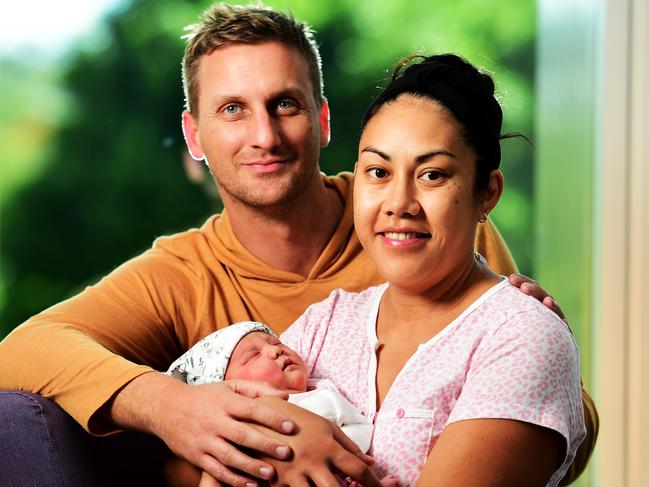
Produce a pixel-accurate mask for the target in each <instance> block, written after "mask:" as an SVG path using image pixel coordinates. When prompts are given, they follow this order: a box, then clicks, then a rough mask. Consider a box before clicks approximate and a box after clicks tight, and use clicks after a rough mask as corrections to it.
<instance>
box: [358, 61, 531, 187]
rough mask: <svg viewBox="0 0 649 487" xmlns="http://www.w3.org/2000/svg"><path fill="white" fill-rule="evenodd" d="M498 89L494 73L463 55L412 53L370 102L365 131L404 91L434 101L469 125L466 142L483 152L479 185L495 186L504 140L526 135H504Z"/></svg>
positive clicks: (463, 125) (478, 178)
mask: <svg viewBox="0 0 649 487" xmlns="http://www.w3.org/2000/svg"><path fill="white" fill-rule="evenodd" d="M413 60H419V61H418V62H416V63H412V61H413ZM404 68H405V69H404ZM494 91H495V87H494V82H493V79H492V78H491V76H490V75H489V74H487V73H485V72H482V71H480V70H478V69H477V68H476V67H475V66H473V65H472V64H471V63H469V62H468V61H466V60H465V59H463V58H462V57H460V56H457V55H455V54H439V55H435V56H428V57H425V56H421V55H414V56H410V57H407V58H405V59H403V60H402V61H400V62H399V63H398V64H397V66H396V67H395V68H394V71H393V72H392V79H391V81H390V82H389V83H388V85H387V86H386V87H385V88H383V90H382V91H381V92H380V93H379V94H378V96H377V97H376V98H375V99H374V101H373V102H372V103H371V104H370V106H369V108H368V109H367V111H366V112H365V115H364V116H363V121H362V124H361V134H362V133H363V131H364V130H365V126H366V125H367V123H368V122H369V121H370V119H371V118H372V117H373V116H374V115H376V113H377V112H378V111H379V109H380V108H381V107H382V106H383V105H385V104H386V103H389V102H391V101H394V100H396V99H397V98H398V97H399V96H400V95H402V94H404V93H408V94H412V95H415V96H421V97H423V98H429V99H431V100H434V101H436V102H437V103H439V104H440V105H442V106H443V107H444V108H446V109H447V110H448V111H449V112H450V113H451V114H452V115H453V116H454V117H455V119H456V120H457V121H458V122H459V123H460V125H461V126H462V128H463V129H464V134H463V136H464V141H465V142H466V143H467V144H468V145H469V146H470V147H471V148H472V149H473V150H474V151H475V153H476V156H477V161H476V166H477V167H476V184H475V189H476V191H477V192H481V191H483V190H485V189H486V188H487V186H488V185H489V175H490V174H491V171H493V170H494V169H498V167H499V166H500V139H501V138H509V137H516V136H520V134H506V135H502V136H501V135H500V129H501V127H502V121H503V112H502V109H501V108H500V104H499V103H498V101H497V100H496V98H495V97H494Z"/></svg>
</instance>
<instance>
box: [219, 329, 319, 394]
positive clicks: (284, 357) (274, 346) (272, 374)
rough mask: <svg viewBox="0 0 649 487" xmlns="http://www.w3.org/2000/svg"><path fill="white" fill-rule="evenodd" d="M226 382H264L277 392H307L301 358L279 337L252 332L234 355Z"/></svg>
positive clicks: (226, 375)
mask: <svg viewBox="0 0 649 487" xmlns="http://www.w3.org/2000/svg"><path fill="white" fill-rule="evenodd" d="M225 378H226V379H246V380H254V381H265V382H268V383H270V384H271V385H273V386H275V387H277V388H278V389H288V390H290V391H295V392H304V391H306V379H307V373H306V366H305V365H304V362H303V361H302V359H301V358H300V356H299V355H298V354H297V353H295V352H294V351H293V350H291V349H290V348H288V347H287V346H286V345H284V344H283V343H282V342H280V341H279V339H277V338H276V337H274V336H272V335H269V334H268V333H264V332H261V331H253V332H252V333H248V334H247V335H246V336H245V337H243V338H242V339H241V340H240V341H239V343H237V346H236V347H235V348H234V350H233V352H232V357H230V363H229V364H228V369H227V370H226V372H225Z"/></svg>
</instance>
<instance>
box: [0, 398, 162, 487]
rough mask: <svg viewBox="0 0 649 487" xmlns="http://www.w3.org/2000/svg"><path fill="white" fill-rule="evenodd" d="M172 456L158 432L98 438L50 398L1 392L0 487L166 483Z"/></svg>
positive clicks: (66, 486)
mask: <svg viewBox="0 0 649 487" xmlns="http://www.w3.org/2000/svg"><path fill="white" fill-rule="evenodd" d="M166 455H168V450H167V449H166V447H165V445H164V443H163V442H162V441H160V440H159V439H157V438H155V437H153V436H150V435H145V434H142V433H135V432H127V433H118V434H115V435H111V436H108V437H95V436H92V435H90V434H88V433H86V432H85V431H84V430H83V428H81V426H79V424H78V423H77V422H76V421H75V420H74V419H72V417H71V416H69V415H68V414H67V413H66V412H65V411H64V410H63V409H61V407H59V406H58V405H57V404H56V403H55V402H54V401H52V400H50V399H46V398H44V397H42V396H39V395H37V394H28V393H25V392H20V391H0V487H32V486H33V487H50V486H52V487H77V486H79V487H81V486H83V487H94V486H98V487H103V486H106V487H109V486H118V487H122V486H164V485H165V483H164V479H163V468H162V464H163V460H164V458H165V456H166Z"/></svg>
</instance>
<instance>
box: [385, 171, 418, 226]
mask: <svg viewBox="0 0 649 487" xmlns="http://www.w3.org/2000/svg"><path fill="white" fill-rule="evenodd" d="M383 211H384V212H385V213H386V214H387V215H396V216H400V217H406V216H416V215H417V214H418V213H419V212H420V211H421V205H420V204H419V200H418V199H417V194H416V191H415V188H413V187H412V185H411V184H409V183H408V182H407V181H400V180H399V179H397V178H395V180H394V181H393V182H392V184H391V185H390V188H389V191H388V193H387V195H386V198H385V201H384V202H383Z"/></svg>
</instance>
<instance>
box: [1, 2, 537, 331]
mask: <svg viewBox="0 0 649 487" xmlns="http://www.w3.org/2000/svg"><path fill="white" fill-rule="evenodd" d="M209 3H210V2H206V1H186V0H183V1H180V0H179V1H175V2H172V1H167V2H155V1H152V0H139V1H133V2H130V3H127V4H124V6H123V8H122V9H121V10H120V11H118V12H115V13H114V14H112V15H111V16H109V17H108V18H107V19H106V21H105V24H104V28H103V30H101V31H99V32H97V33H96V34H95V35H94V36H91V37H90V38H88V39H85V40H83V41H82V42H80V43H79V46H78V47H79V48H78V49H75V50H74V51H73V52H71V53H70V55H69V57H68V59H67V61H66V62H65V63H63V64H62V65H61V67H62V69H63V72H62V74H61V76H60V79H61V80H62V81H61V84H62V87H63V89H64V90H65V92H66V97H65V98H64V100H65V103H66V116H65V117H63V118H62V122H61V124H60V126H59V127H57V128H56V131H55V134H54V135H55V136H54V137H53V139H52V141H51V144H50V145H49V146H48V147H47V149H46V151H45V152H43V155H42V156H41V157H43V158H44V163H43V166H42V169H41V171H40V173H39V174H38V175H37V177H34V178H32V179H31V180H30V181H29V182H28V183H25V182H24V181H23V182H22V183H21V184H22V186H21V187H19V189H16V188H12V190H11V191H9V192H8V193H7V194H8V195H9V196H8V197H7V198H3V202H2V220H1V225H2V232H1V234H0V262H1V263H2V267H1V269H0V271H1V272H2V280H3V283H4V289H5V299H4V301H5V302H4V305H2V302H1V300H0V306H1V309H0V337H2V336H3V335H4V334H6V333H8V332H9V331H10V330H11V329H12V328H13V327H14V326H16V325H18V324H19V323H21V322H22V321H23V320H24V319H26V318H27V317H28V316H30V315H32V314H34V313H37V312H38V311H40V310H42V309H43V308H45V307H47V306H49V305H51V304H53V303H55V302H57V301H59V300H61V299H64V298H65V297H67V296H69V295H71V294H72V293H73V292H75V291H76V290H78V289H79V286H80V285H82V284H83V283H90V282H92V281H94V280H96V279H97V278H98V276H101V275H103V274H105V273H107V272H109V271H110V270H111V269H112V268H113V267H115V266H116V265H117V264H119V263H121V262H123V261H124V260H126V259H128V258H130V257H132V256H134V255H136V254H137V253H138V252H140V251H142V250H144V249H145V248H147V247H148V246H150V244H151V242H152V240H153V239H154V238H155V237H156V236H158V235H161V234H165V233H171V232H174V231H178V230H182V229H185V228H188V227H190V226H192V225H194V226H195V225H199V224H200V223H201V222H202V221H203V219H204V218H206V217H207V216H208V215H209V214H210V213H212V212H214V211H218V210H219V209H220V203H219V202H218V200H217V199H215V198H213V197H211V196H209V193H210V192H209V191H207V192H206V191H201V190H200V189H197V188H196V187H194V186H193V185H192V183H191V182H190V181H189V179H188V178H187V176H186V174H185V172H184V170H183V158H184V155H185V149H184V143H183V140H182V134H181V131H180V111H181V110H182V106H183V100H182V89H181V84H180V69H179V67H180V59H181V57H182V50H183V42H182V41H181V40H180V35H182V26H184V25H186V24H188V23H191V22H193V21H194V20H195V19H196V17H197V15H198V13H199V12H200V10H201V9H202V8H204V7H206V6H207V5H209ZM241 3H243V2H241ZM268 4H269V5H272V6H275V7H277V8H280V9H283V10H291V11H292V12H293V13H294V15H295V16H296V17H298V18H300V19H303V20H306V21H307V22H309V23H310V24H312V25H313V26H314V27H315V29H316V30H317V33H318V34H317V36H318V40H319V42H320V44H321V49H322V55H323V61H324V78H325V92H326V94H327V96H328V98H329V101H330V104H331V108H332V114H333V119H332V129H333V138H332V143H331V145H330V147H328V148H327V149H325V150H324V152H323V156H322V164H321V167H322V169H323V170H324V171H326V172H330V173H332V172H336V171H340V170H351V169H352V167H353V162H354V161H355V158H356V155H355V154H356V141H357V135H358V126H359V122H360V118H361V116H362V113H363V110H364V108H365V107H366V106H367V104H368V103H369V100H370V99H371V98H372V96H374V95H375V94H376V92H377V89H376V87H377V86H378V85H380V84H382V81H383V79H384V78H385V77H386V75H387V72H386V69H388V68H390V67H391V66H392V65H393V64H394V62H395V61H396V60H397V59H398V58H399V57H402V56H404V55H407V54H409V53H412V52H414V51H416V50H419V51H424V52H440V51H445V50H449V51H453V52H458V53H461V54H463V55H465V56H466V57H467V58H469V59H470V60H471V61H473V62H475V63H477V64H479V65H481V66H484V67H486V68H488V69H490V70H491V71H492V72H494V75H495V77H496V80H497V82H498V85H499V87H500V94H501V98H502V100H503V104H504V108H505V112H506V115H505V118H506V122H505V125H506V126H505V129H506V130H510V129H515V130H519V131H521V132H524V133H527V134H530V133H531V132H532V119H533V115H532V109H533V104H532V80H533V75H534V73H533V66H534V62H533V55H534V21H535V19H534V8H535V7H534V2H532V1H530V0H528V1H526V2H525V1H524V2H520V1H517V0H506V1H501V2H485V1H484V0H461V1H457V2H443V1H441V0H440V1H434V2H431V1H429V0H413V1H411V2H408V3H403V2H401V1H398V0H384V1H382V2H355V1H351V0H337V1H331V2H327V3H326V4H325V3H324V2H313V1H306V0H304V1H289V0H285V1H270V2H268ZM5 122H6V121H5ZM12 124H13V122H12ZM0 128H1V129H2V130H3V131H5V130H7V128H8V123H4V124H3V119H2V118H1V117H0ZM29 130H31V129H29V127H27V128H26V131H27V132H22V134H23V139H24V135H25V134H26V133H30V134H31V132H29ZM33 135H34V137H36V136H37V135H38V133H37V132H33ZM6 139H7V143H8V144H9V146H10V147H9V149H8V150H7V151H6V154H5V155H3V157H13V156H11V154H14V155H15V154H16V153H17V152H18V151H17V149H16V148H17V147H18V146H17V145H16V144H19V143H20V142H19V141H18V140H15V139H11V140H9V138H8V137H7V138H6ZM3 140H4V139H3ZM12 144H13V149H12V147H11V146H12ZM503 168H504V172H505V174H506V176H507V180H508V189H507V191H506V194H505V197H504V199H503V201H502V203H501V205H500V206H499V209H498V210H497V211H496V213H495V219H496V221H497V223H498V225H499V226H500V227H501V229H502V230H503V232H504V234H505V236H506V239H507V241H508V242H509V244H510V245H511V247H512V249H513V251H514V254H515V256H516V258H517V261H518V263H519V265H520V267H521V268H522V269H523V270H524V271H526V272H528V273H529V272H530V270H531V263H530V255H532V250H533V249H532V248H531V244H530V242H531V238H530V237H529V236H530V235H531V230H530V228H531V222H530V218H531V209H530V198H531V188H532V184H531V177H532V176H531V175H532V167H531V150H530V149H529V148H528V147H526V146H524V145H523V144H517V143H516V142H507V143H506V147H505V150H504V157H503Z"/></svg>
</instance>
